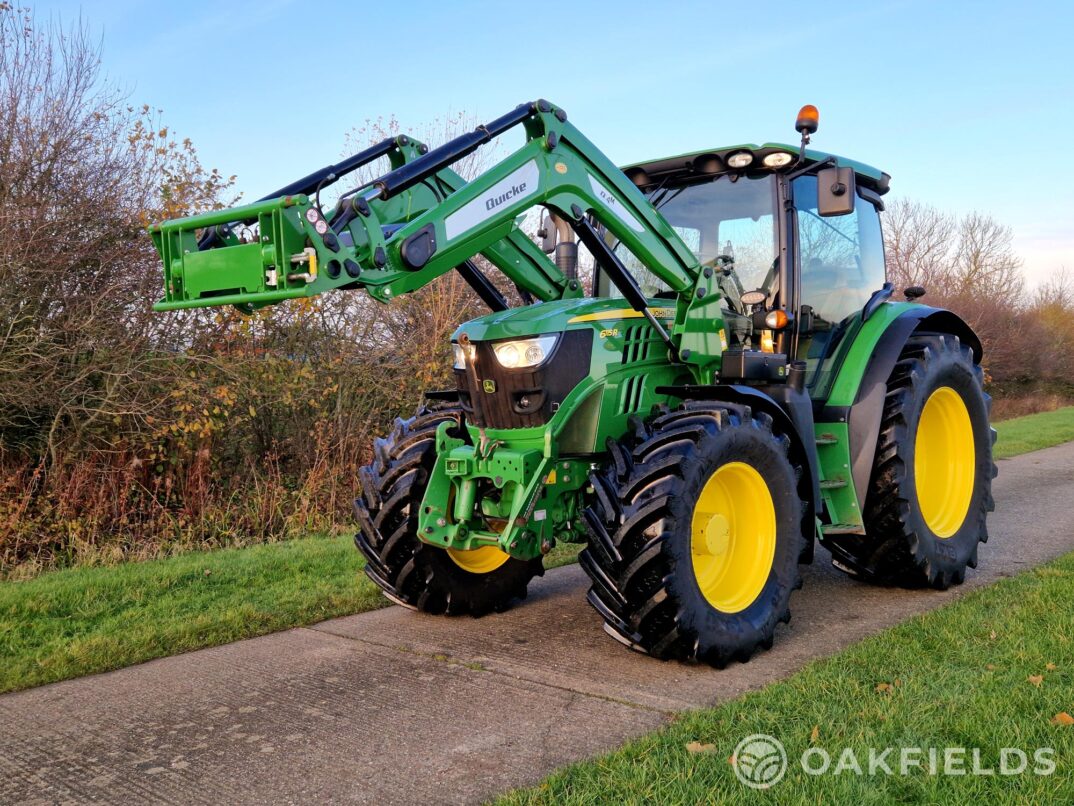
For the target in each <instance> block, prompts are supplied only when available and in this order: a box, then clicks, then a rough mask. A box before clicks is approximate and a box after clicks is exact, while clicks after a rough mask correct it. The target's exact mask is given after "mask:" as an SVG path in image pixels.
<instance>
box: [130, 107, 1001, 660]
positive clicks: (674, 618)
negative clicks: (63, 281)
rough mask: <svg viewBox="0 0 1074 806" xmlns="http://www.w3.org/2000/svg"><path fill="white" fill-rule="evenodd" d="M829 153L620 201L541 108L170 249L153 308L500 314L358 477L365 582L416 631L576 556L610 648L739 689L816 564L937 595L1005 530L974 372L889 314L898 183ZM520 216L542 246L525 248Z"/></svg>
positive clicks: (706, 161)
mask: <svg viewBox="0 0 1074 806" xmlns="http://www.w3.org/2000/svg"><path fill="white" fill-rule="evenodd" d="M519 126H520V127H522V128H523V130H524V132H525V144H524V145H523V146H522V147H521V148H520V149H518V150H517V151H515V152H514V153H512V154H510V155H509V156H508V157H506V158H505V159H503V160H501V161H500V162H499V163H497V164H496V165H494V166H493V167H492V168H490V169H489V170H487V171H485V172H483V173H482V174H480V175H479V176H477V177H476V178H474V179H472V180H471V181H469V182H467V181H464V180H463V179H462V178H461V177H460V176H459V175H458V174H457V173H455V172H454V171H452V169H451V165H452V164H453V163H455V162H457V161H458V160H460V159H461V158H462V157H464V156H466V155H467V154H470V153H472V152H473V151H474V150H475V149H477V148H479V147H481V146H482V145H484V144H486V143H487V142H489V141H490V140H492V139H493V138H495V137H498V136H500V135H502V134H504V133H505V132H507V131H508V130H511V129H513V128H515V127H519ZM816 128H817V114H816V110H815V109H814V108H813V107H808V106H807V107H803V109H802V112H801V113H800V115H799V118H798V120H797V124H796V129H797V131H798V132H799V133H800V134H801V144H800V145H798V146H790V145H782V144H776V143H769V144H766V145H763V146H756V145H740V146H733V147H727V148H713V149H707V150H704V151H699V152H696V153H692V154H686V155H682V156H676V157H669V158H665V159H659V160H653V161H650V162H646V163H641V164H637V165H631V166H628V167H626V168H624V169H622V170H620V169H619V168H617V167H616V166H615V165H613V164H612V163H611V162H610V161H609V160H608V158H607V157H606V156H604V154H602V153H601V152H600V151H599V150H598V149H597V148H596V147H595V146H594V145H593V144H592V143H590V142H589V141H588V140H587V139H586V138H585V137H584V136H583V135H582V134H581V132H579V131H578V129H576V128H575V127H574V126H573V125H572V124H571V123H570V122H568V120H567V115H566V113H565V112H564V111H563V110H562V109H561V108H559V107H556V106H554V105H553V104H550V103H548V102H547V101H543V100H541V101H537V102H535V103H532V104H524V105H521V106H519V107H517V108H516V109H514V110H512V111H510V112H508V113H507V114H505V115H503V116H502V117H500V118H497V119H496V120H494V121H492V122H491V123H489V124H487V125H485V126H479V127H478V128H477V129H476V130H475V131H473V132H471V133H469V134H464V135H462V136H461V137H458V138H456V139H454V140H452V141H450V142H448V143H446V144H445V145H442V146H440V147H439V148H436V149H433V150H429V149H427V148H426V147H425V146H424V145H423V144H420V143H417V142H416V141H414V140H412V139H410V138H408V137H405V136H402V137H396V138H391V139H388V140H385V141H383V142H382V143H379V144H377V145H375V146H372V147H371V148H369V149H367V150H366V151H364V152H361V153H359V154H356V155H355V156H354V157H352V158H350V159H348V160H345V161H344V162H342V163H339V164H337V165H332V166H328V167H327V168H325V169H322V170H321V171H317V172H315V173H313V174H310V175H309V176H307V177H305V178H304V179H302V180H299V181H297V182H295V183H292V185H289V186H288V187H286V188H282V189H280V190H279V191H278V192H276V193H273V194H270V195H269V196H267V197H266V198H265V199H263V200H262V201H259V202H257V203H255V204H251V205H247V206H242V207H236V208H234V209H230V210H224V211H220V212H212V213H207V214H204V215H198V216H192V217H189V218H184V219H179V220H176V221H169V222H166V223H164V224H161V225H159V226H155V227H153V228H152V229H151V234H152V237H153V240H154V243H155V245H156V246H157V248H158V250H159V251H160V254H161V257H162V259H163V261H164V278H165V293H164V298H163V299H162V300H161V301H160V302H159V303H157V305H156V308H157V309H158V310H172V309H178V308H190V307H198V306H208V305H235V306H238V307H239V308H240V309H243V310H246V311H250V310H253V309H255V308H258V307H261V306H264V305H270V304H275V303H279V302H282V301H284V300H288V299H294V298H298V297H308V296H313V295H316V294H321V293H325V292H327V291H333V290H340V291H357V290H360V289H364V290H365V291H366V292H368V293H369V294H370V295H372V296H373V297H374V298H375V299H377V300H380V301H381V302H389V301H390V300H391V299H392V298H393V297H396V296H398V295H400V294H405V293H408V292H411V291H414V290H416V289H418V288H421V287H423V286H425V285H426V284H428V283H429V282H431V281H432V280H434V279H435V278H437V277H439V276H440V275H442V274H444V273H445V272H448V271H452V270H456V271H459V272H460V273H461V275H462V276H463V277H464V278H465V280H466V281H467V282H468V283H469V284H470V285H471V286H472V287H473V289H474V291H475V292H476V293H477V295H478V296H479V297H480V298H481V299H482V300H483V301H484V303H485V304H486V305H488V307H489V308H490V309H491V312H490V313H489V314H487V315H485V316H482V317H480V318H478V319H475V320H473V321H470V322H466V323H464V324H462V325H460V327H459V328H458V330H457V331H456V332H455V334H454V336H453V339H452V340H453V346H454V354H455V366H454V375H455V381H456V384H455V388H454V389H450V390H429V391H428V392H427V393H426V399H425V401H424V403H422V405H421V406H420V407H419V408H418V410H417V413H416V414H415V415H414V416H412V417H410V418H408V419H399V420H396V423H395V426H394V428H393V429H392V431H391V433H390V434H389V435H388V436H387V437H386V438H384V439H378V440H377V441H376V442H375V444H374V446H373V451H372V454H373V459H372V461H371V462H370V464H369V465H368V466H366V467H363V468H362V469H361V471H360V478H359V480H358V481H359V483H360V487H361V492H360V495H359V497H358V499H357V500H356V502H355V510H356V513H357V520H358V525H359V532H358V535H357V537H356V539H355V542H356V544H357V547H358V549H359V550H360V551H361V552H362V554H363V555H364V556H365V559H366V569H365V570H366V573H367V574H368V575H369V577H370V578H371V579H372V580H373V581H374V582H376V583H377V585H379V586H380V587H381V588H382V589H383V591H384V593H385V595H386V596H388V597H389V598H390V599H391V600H393V601H395V602H397V603H399V604H401V605H404V606H406V607H410V608H414V609H417V610H422V611H425V612H428V613H446V614H470V615H474V616H478V615H482V614H485V613H488V612H490V611H500V610H503V609H505V608H507V607H508V606H510V605H511V604H512V603H513V602H515V601H516V600H518V599H521V598H523V597H524V596H525V594H526V588H527V585H528V584H529V582H530V580H531V579H532V578H533V577H534V576H535V575H538V574H541V573H542V571H543V566H542V558H543V556H544V555H545V554H547V553H548V552H549V551H550V550H551V548H552V547H553V546H555V545H556V544H557V543H560V542H566V543H574V544H578V545H579V546H580V547H581V553H580V556H579V561H580V564H581V566H582V567H583V568H584V569H585V571H586V573H587V574H588V575H589V577H590V579H591V582H592V585H591V587H590V590H589V593H588V600H589V602H590V603H591V604H592V605H593V607H594V608H595V609H596V610H597V611H598V612H599V613H600V615H601V617H602V619H603V620H604V626H605V630H606V631H607V632H608V633H609V634H610V635H612V636H613V637H614V638H616V639H617V640H619V641H621V642H622V643H624V644H626V645H627V646H629V647H631V648H633V649H636V650H639V651H642V652H645V653H648V654H650V655H653V656H655V657H658V658H678V659H683V660H699V661H702V662H705V663H710V664H712V665H714V666H718V667H722V666H724V665H726V664H727V663H728V662H729V661H731V660H740V661H745V660H748V659H749V658H750V656H751V655H752V654H753V653H754V652H755V651H756V650H757V649H758V648H759V647H760V648H768V647H769V646H771V644H772V640H773V636H774V633H775V630H776V626H777V624H778V623H780V622H786V621H787V620H788V619H789V618H790V610H789V602H790V596H791V593H792V591H793V590H795V589H796V588H798V587H800V586H801V581H802V580H801V575H800V573H799V565H800V564H801V563H807V562H811V561H812V559H813V556H814V544H815V543H816V542H819V543H820V544H821V545H822V546H823V547H824V548H825V549H826V550H827V551H828V552H829V553H830V555H831V557H832V561H833V563H834V564H835V565H836V566H837V567H838V568H840V569H841V570H843V571H845V572H846V573H848V574H851V575H852V576H854V577H856V578H858V579H861V580H865V581H871V582H877V583H885V584H899V585H905V586H932V587H935V588H946V587H948V586H949V585H952V584H958V583H960V582H962V581H963V578H964V575H965V572H966V568H967V566H969V567H973V566H975V565H976V562H977V546H978V543H980V542H983V541H984V540H986V539H987V532H986V528H985V518H986V514H987V513H988V512H989V511H991V510H992V508H993V502H992V496H991V481H992V478H993V477H994V476H995V466H994V464H993V462H992V443H993V441H994V431H992V429H991V428H990V426H989V422H988V413H989V405H990V400H989V397H988V395H986V394H985V392H984V390H983V387H982V372H981V368H980V361H981V344H980V341H979V340H978V338H977V337H976V336H975V335H974V333H973V331H972V330H971V329H970V328H969V327H968V326H967V325H966V324H965V323H964V322H963V321H962V320H961V319H959V318H958V317H957V316H956V315H954V314H953V313H951V312H949V311H945V310H941V309H937V308H932V307H928V306H925V305H922V304H920V303H919V302H916V301H915V300H916V299H917V298H918V297H920V295H921V294H922V293H924V292H923V290H921V289H907V291H906V300H905V301H897V300H895V299H893V289H892V286H891V285H890V284H889V283H887V282H886V281H885V279H886V278H885V269H884V251H883V242H882V239H881V231H880V217H879V213H880V211H881V210H882V209H883V202H882V200H881V197H882V196H883V195H884V193H886V192H887V190H888V183H889V177H888V176H887V175H886V174H884V173H882V172H880V171H878V170H876V169H874V168H871V167H869V166H867V165H864V164H861V163H858V162H854V161H851V160H847V159H844V158H842V157H836V156H833V155H829V154H824V153H820V152H817V151H814V150H811V149H807V147H806V146H807V144H808V143H809V139H810V136H811V135H812V134H813V133H814V132H815V131H816ZM382 157H387V158H388V160H389V161H390V166H391V170H389V171H388V172H387V173H385V174H384V175H382V176H380V177H379V178H377V179H376V180H374V181H372V182H369V183H366V184H359V186H357V187H355V188H353V189H351V190H349V191H347V192H345V193H343V194H342V195H341V196H340V198H339V201H338V202H337V203H335V204H334V205H332V206H331V209H327V210H326V209H322V207H321V205H320V203H319V198H320V195H321V191H322V190H323V189H324V188H325V187H327V186H328V185H331V184H332V183H334V182H338V181H340V180H341V179H342V178H344V177H345V176H347V175H348V174H350V173H352V172H353V171H355V170H356V169H358V168H360V167H362V166H365V165H368V164H369V163H371V162H372V161H373V160H376V159H378V158H382ZM533 208H539V209H540V208H543V210H544V212H545V215H546V217H545V219H544V227H543V229H542V230H541V233H540V238H541V243H540V244H538V243H537V242H535V241H534V240H533V239H532V238H530V237H529V236H527V235H526V234H525V233H524V232H523V231H522V230H521V229H520V227H519V222H520V221H521V220H522V219H521V217H522V216H523V214H525V213H527V212H528V211H530V210H532V209H533ZM579 244H580V245H581V246H582V247H584V248H585V249H586V250H587V251H588V253H589V254H590V255H591V256H592V258H593V264H594V270H593V276H592V278H590V279H591V283H589V285H590V287H591V293H586V291H585V290H584V289H585V286H586V285H587V284H586V283H583V282H581V281H580V279H579V278H578V276H577V272H578V264H577V259H576V255H577V249H578V245H579ZM553 253H554V255H555V257H554V259H553V258H550V257H549V255H551V254H553ZM479 256H480V257H483V258H484V259H485V260H486V261H487V262H488V263H489V264H491V265H493V266H495V267H496V268H497V269H498V270H499V273H500V274H502V276H503V278H505V279H506V281H507V282H508V283H510V284H513V285H514V286H515V287H516V288H517V291H518V297H519V298H520V299H521V300H522V303H523V304H521V305H519V306H516V307H510V306H509V304H508V302H507V295H506V294H505V293H504V291H503V289H502V288H498V287H497V285H496V283H495V282H494V281H493V280H492V279H490V277H489V276H488V275H487V274H486V273H485V272H484V271H482V268H481V265H480V264H479V261H478V260H477V258H478V257H479ZM502 284H503V281H502V280H501V285H502Z"/></svg>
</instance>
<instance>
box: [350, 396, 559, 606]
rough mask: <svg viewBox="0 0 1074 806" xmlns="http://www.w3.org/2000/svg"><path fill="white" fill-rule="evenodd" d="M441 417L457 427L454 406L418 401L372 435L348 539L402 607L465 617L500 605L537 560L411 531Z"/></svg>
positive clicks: (522, 587)
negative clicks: (441, 542) (442, 542)
mask: <svg viewBox="0 0 1074 806" xmlns="http://www.w3.org/2000/svg"><path fill="white" fill-rule="evenodd" d="M444 422H450V423H453V424H454V425H455V426H456V427H459V428H461V423H462V410H461V409H460V408H459V407H458V406H456V405H453V404H435V405H432V406H422V407H421V408H419V409H418V411H417V413H416V414H415V415H414V416H413V417H411V418H410V419H408V420H402V419H397V420H396V421H395V427H394V428H393V429H392V432H391V434H389V435H388V437H387V439H378V440H376V442H374V446H373V447H374V450H373V452H374V459H373V461H372V462H371V463H370V464H369V465H366V466H365V467H363V468H362V469H361V470H359V471H358V476H359V480H360V482H361V487H362V495H361V497H359V498H358V499H357V500H356V501H355V502H354V508H355V513H356V514H357V516H358V525H359V532H358V534H357V535H356V536H355V538H354V542H355V545H356V546H357V547H358V550H359V551H361V552H362V554H363V555H364V556H365V558H366V567H365V572H366V575H367V576H368V577H369V578H370V579H372V580H373V581H374V582H375V583H377V585H379V586H380V588H381V589H382V590H383V591H384V594H385V595H386V596H387V597H388V598H389V599H391V600H392V601H393V602H396V603H398V604H401V605H403V606H404V607H409V608H411V609H414V610H421V611H424V612H426V613H437V614H439V613H445V614H448V615H461V614H469V615H472V616H480V615H484V614H485V613H488V612H490V611H502V610H506V609H507V608H508V607H510V605H511V604H512V603H513V602H514V601H515V600H517V599H524V598H525V596H526V587H527V585H528V584H529V581H530V580H531V579H533V577H534V576H535V575H538V574H543V573H544V568H543V566H542V563H541V560H540V559H535V560H531V561H529V562H525V561H522V560H516V559H514V558H513V557H511V556H510V555H508V554H506V553H505V552H503V551H501V550H500V549H499V548H497V547H495V546H484V547H482V548H478V549H474V550H472V551H461V550H456V549H442V548H438V547H436V546H430V545H428V544H426V543H422V542H421V541H420V540H419V539H418V536H417V533H418V510H419V507H420V505H421V500H422V498H423V497H424V495H425V488H426V487H427V486H428V483H429V474H430V473H431V472H432V469H433V465H434V464H435V463H436V429H437V427H438V426H439V425H440V424H441V423H444Z"/></svg>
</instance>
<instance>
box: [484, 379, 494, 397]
mask: <svg viewBox="0 0 1074 806" xmlns="http://www.w3.org/2000/svg"><path fill="white" fill-rule="evenodd" d="M481 388H482V389H484V390H485V391H486V392H488V393H489V394H490V395H491V394H495V393H496V381H481Z"/></svg>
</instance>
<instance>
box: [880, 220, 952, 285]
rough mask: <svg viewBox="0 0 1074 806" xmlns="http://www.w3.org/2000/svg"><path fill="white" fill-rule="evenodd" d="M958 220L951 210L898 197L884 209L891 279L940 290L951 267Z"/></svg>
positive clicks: (896, 281) (886, 246)
mask: <svg viewBox="0 0 1074 806" xmlns="http://www.w3.org/2000/svg"><path fill="white" fill-rule="evenodd" d="M955 230H956V222H955V218H954V216H952V215H951V214H950V213H944V212H942V211H940V210H938V209H936V208H935V207H931V206H929V205H927V204H922V203H921V202H916V201H910V200H907V199H896V200H895V201H893V202H892V203H890V204H889V205H888V207H887V210H886V211H885V213H884V252H885V256H886V259H887V269H888V279H889V280H890V281H891V282H892V283H894V284H895V286H896V288H900V289H901V288H906V287H908V286H912V285H919V286H925V287H926V288H929V289H930V290H936V291H940V290H941V287H942V286H944V284H945V282H946V276H947V273H948V272H949V271H950V258H951V249H952V243H953V241H954V233H955Z"/></svg>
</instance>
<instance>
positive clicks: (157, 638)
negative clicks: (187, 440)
mask: <svg viewBox="0 0 1074 806" xmlns="http://www.w3.org/2000/svg"><path fill="white" fill-rule="evenodd" d="M576 552H577V548H574V549H573V550H572V549H571V548H570V547H562V548H557V549H556V550H554V551H553V553H552V554H551V555H549V558H548V561H547V565H549V566H550V567H551V566H554V565H562V564H563V563H565V562H570V561H571V560H572V559H573V558H574V555H575V553H576ZM363 565H364V562H363V560H362V558H361V556H360V555H359V554H358V552H357V551H356V550H355V548H354V545H353V543H352V542H351V540H350V538H349V537H322V538H308V539H305V540H289V541H286V542H283V543H274V544H270V545H264V546H253V547H250V548H241V549H223V550H219V551H208V552H192V553H189V554H183V555H180V556H178V557H172V558H168V559H164V560H150V561H148V562H138V563H125V564H123V565H117V566H114V567H105V568H74V569H68V570H63V571H54V572H51V573H47V574H42V575H41V576H39V577H37V578H35V579H30V580H26V581H23V582H4V583H0V692H4V691H13V690H17V689H23V688H29V687H31V686H39V685H41V684H43V683H52V682H55V681H57V680H65V679H67V678H70V677H78V676H80V675H85V674H92V673H94V672H104V671H108V670H110V669H118V668H120V667H123V666H130V665H131V664H133V663H140V662H142V661H146V660H151V659H153V658H160V657H164V656H166V655H175V654H178V653H180V652H188V651H190V650H192V649H202V648H204V647H209V646H218V645H219V644H226V643H229V642H231V641H237V640H239V639H240V638H251V637H253V636H255V635H264V634H265V633H270V632H275V631H277V630H284V629H288V628H290V627H298V626H301V625H303V624H312V623H314V622H317V621H322V620H323V619H327V618H333V617H335V616H346V615H350V614H351V613H361V612H363V611H366V610H375V609H376V608H378V607H384V606H386V605H387V604H389V602H388V601H387V600H386V599H385V598H384V597H383V596H381V595H380V589H379V588H377V587H376V585H374V584H373V583H372V582H370V581H369V579H367V578H366V576H365V574H360V573H359V571H360V570H361V568H362V566H363Z"/></svg>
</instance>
